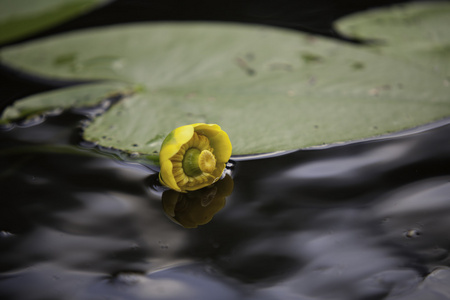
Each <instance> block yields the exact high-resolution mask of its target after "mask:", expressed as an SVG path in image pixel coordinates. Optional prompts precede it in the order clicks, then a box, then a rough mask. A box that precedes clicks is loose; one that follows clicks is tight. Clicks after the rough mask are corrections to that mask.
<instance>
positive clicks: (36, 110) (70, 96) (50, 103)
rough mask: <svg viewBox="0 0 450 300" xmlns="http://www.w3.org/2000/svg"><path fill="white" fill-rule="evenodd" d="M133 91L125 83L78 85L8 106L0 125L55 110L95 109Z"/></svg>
mask: <svg viewBox="0 0 450 300" xmlns="http://www.w3.org/2000/svg"><path fill="white" fill-rule="evenodd" d="M131 91H132V89H131V88H130V87H128V86H127V85H125V84H123V83H119V82H105V83H95V84H85V85H78V86H73V87H69V88H64V89H59V90H54V91H51V92H47V93H41V94H36V95H33V96H29V97H26V98H24V99H21V100H20V101H16V102H15V103H13V104H12V105H11V106H8V107H7V108H6V109H5V110H4V111H3V114H2V118H1V119H0V124H6V123H9V122H11V121H14V120H17V119H21V118H33V117H35V116H37V115H40V114H43V113H45V112H49V111H52V110H55V109H58V110H62V109H69V108H84V107H86V108H88V107H93V106H96V105H98V104H99V103H100V102H102V101H103V100H105V99H107V98H111V97H112V96H114V95H115V94H117V93H120V94H121V95H126V94H129V93H131Z"/></svg>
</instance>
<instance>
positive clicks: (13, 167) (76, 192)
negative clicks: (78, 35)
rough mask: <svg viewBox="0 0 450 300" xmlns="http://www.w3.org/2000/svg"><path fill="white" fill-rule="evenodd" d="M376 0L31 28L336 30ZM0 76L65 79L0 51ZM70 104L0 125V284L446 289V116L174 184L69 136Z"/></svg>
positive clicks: (266, 290)
mask: <svg viewBox="0 0 450 300" xmlns="http://www.w3.org/2000/svg"><path fill="white" fill-rule="evenodd" d="M392 2H393V1H387V0H386V1H385V0H378V1H375V0H370V1H350V0H339V1H326V0H320V1H315V2H312V1H288V0H282V1H246V2H240V3H239V4H237V2H230V1H215V2H209V1H202V0H195V1H189V4H187V2H183V1H175V0H170V1H165V2H164V4H163V3H162V2H160V1H147V0H146V1H144V0H128V1H116V2H114V3H112V4H111V5H109V6H106V7H105V8H103V9H102V10H100V11H97V12H93V13H90V14H88V15H86V16H84V17H81V18H78V19H76V20H73V21H70V22H68V23H66V24H63V25H61V26H59V27H57V28H54V29H50V30H48V31H46V32H44V33H42V34H38V35H37V36H35V37H34V38H39V37H41V36H47V35H51V34H55V33H62V32H65V31H69V30H73V29H79V28H85V27H92V26H99V25H106V24H111V23H119V22H131V21H143V20H150V21H151V20H153V21H154V20H225V21H239V22H256V23H263V24H270V25H276V26H283V27H289V28H294V29H300V30H305V31H310V32H314V33H318V34H322V35H328V36H333V37H336V38H338V36H337V34H336V33H334V32H333V28H332V24H331V23H332V21H334V20H335V19H336V18H338V17H340V16H342V15H345V14H348V13H351V12H354V11H358V10H363V9H366V8H370V7H373V6H377V5H382V4H386V3H392ZM396 2H402V1H396ZM0 81H1V82H0V84H1V88H2V94H1V95H0V100H1V106H2V107H3V106H4V105H5V104H7V103H9V102H11V101H13V100H16V99H18V98H20V97H23V96H25V95H28V94H32V93H35V92H38V91H44V90H48V89H53V88H55V87H57V86H59V85H66V84H70V83H55V82H48V81H45V80H41V79H38V78H29V77H26V76H24V75H23V74H16V73H14V72H10V70H6V69H4V68H1V66H0ZM82 119H83V117H81V116H79V115H75V114H72V113H66V114H63V115H60V116H56V117H51V118H49V119H48V120H46V121H45V122H43V123H41V124H39V125H35V126H31V127H20V126H17V127H15V128H14V129H11V130H6V131H1V132H0V197H1V198H0V199H1V208H0V299H2V300H3V299H5V300H6V299H13V300H28V299H30V300H56V299H63V300H75V299H76V300H97V299H98V300H100V299H102V300H103V299H110V300H118V299H127V300H128V299H130V300H134V299H196V300H201V299H249V300H256V299H258V300H259V299H262V300H265V299H274V300H275V299H287V300H289V299H300V300H312V299H314V300H328V299H342V300H352V299H396V300H400V299H401V300H403V299H405V300H406V299H408V300H409V299H413V300H422V299H427V300H435V299H436V300H441V299H442V300H443V299H450V287H449V286H450V285H449V282H450V258H449V254H448V252H449V249H450V232H449V228H450V218H449V217H448V216H450V139H449V136H450V120H447V121H444V122H440V123H437V124H435V125H434V126H431V127H428V128H426V130H425V129H424V130H422V131H417V132H415V133H410V134H407V135H399V136H396V137H390V138H386V139H377V140H372V141H365V142H359V143H353V144H347V145H342V146H337V147H330V148H324V149H315V150H303V151H297V152H294V153H290V154H287V155H282V156H278V157H272V158H265V159H258V160H246V161H236V162H235V163H234V164H230V169H229V171H228V176H227V177H226V178H225V179H224V180H222V181H220V182H219V183H218V184H217V185H216V186H214V187H212V188H210V189H208V190H206V191H205V192H202V193H200V192H199V193H197V194H192V195H190V196H189V197H188V196H185V197H181V196H180V195H178V194H173V193H171V192H167V191H166V192H164V190H163V189H162V188H161V187H159V186H158V182H157V174H156V172H155V171H153V170H151V169H149V168H148V167H145V166H143V165H140V164H138V163H136V162H133V163H125V162H124V161H123V160H122V158H121V157H120V155H119V154H118V153H114V152H110V153H108V152H99V151H98V150H97V149H96V148H93V147H91V146H90V145H84V144H83V143H81V140H80V121H82ZM231 178H232V179H231ZM230 193H231V195H229V194H230ZM211 218H212V220H211V221H210V222H209V223H206V222H207V221H209V220H210V219H211ZM205 223H206V224H205ZM180 224H184V225H185V226H187V227H195V226H197V225H198V227H197V228H190V229H187V228H184V227H182V226H181V225H180ZM199 224H204V225H199Z"/></svg>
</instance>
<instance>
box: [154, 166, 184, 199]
mask: <svg viewBox="0 0 450 300" xmlns="http://www.w3.org/2000/svg"><path fill="white" fill-rule="evenodd" d="M172 171H173V165H172V162H171V161H170V160H168V159H167V160H165V161H161V170H160V171H159V180H160V181H161V183H162V184H164V185H165V186H167V187H170V188H171V189H173V190H175V191H179V192H181V189H180V187H179V186H178V185H177V182H176V180H175V177H174V176H173V172H172Z"/></svg>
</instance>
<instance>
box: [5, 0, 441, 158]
mask: <svg viewBox="0 0 450 300" xmlns="http://www.w3.org/2000/svg"><path fill="white" fill-rule="evenodd" d="M449 8H450V4H448V3H436V4H432V3H428V4H426V5H425V4H409V5H408V6H403V7H397V8H389V9H383V10H378V11H376V12H367V13H361V14H359V15H355V16H350V17H349V18H348V19H343V20H341V21H340V22H338V27H339V28H341V26H342V28H343V29H342V30H345V28H347V27H346V25H345V24H349V25H351V26H350V27H351V28H353V29H352V32H355V33H358V32H361V33H363V32H365V31H364V28H372V27H373V30H374V32H373V37H374V38H379V39H383V40H385V41H386V42H385V43H384V44H381V45H378V44H374V45H353V44H348V43H344V42H340V41H337V40H331V39H326V38H323V37H318V36H311V35H308V34H302V33H298V32H293V31H289V30H282V29H276V28H270V27H263V26H249V25H232V24H220V23H153V24H150V23H148V24H134V25H121V26H113V27H107V28H102V29H92V30H85V31H79V32H75V33H70V34H65V35H61V36H57V37H51V38H47V39H42V40H40V41H36V42H32V43H26V44H22V45H17V46H12V47H9V48H6V49H4V50H3V51H2V52H0V58H1V59H2V62H3V63H5V64H7V65H8V66H10V67H12V68H15V69H18V70H20V71H23V72H27V73H31V74H33V75H37V76H43V77H47V78H54V79H67V80H89V79H103V80H105V79H110V80H122V81H124V82H132V83H136V84H139V85H141V86H143V87H144V90H143V91H140V92H136V93H134V94H133V95H131V96H129V97H125V98H124V99H122V100H121V101H120V102H119V103H117V104H116V105H114V106H113V107H112V108H111V109H109V110H108V111H107V112H106V113H105V114H103V115H102V116H100V117H98V118H96V119H95V120H93V121H92V123H91V124H90V126H89V127H88V128H87V129H86V130H85V133H84V137H85V139H86V140H88V141H93V142H97V143H99V144H100V145H102V146H105V147H113V148H117V149H121V150H123V151H127V152H136V153H141V154H146V155H149V158H156V157H157V155H158V151H159V147H160V145H161V142H162V140H163V138H164V137H165V135H166V134H168V133H169V132H170V131H171V130H172V129H174V128H175V127H178V126H181V125H185V124H189V123H196V122H205V123H217V124H219V125H220V126H221V127H222V128H223V129H224V130H225V131H227V132H228V134H229V136H230V139H231V141H232V143H233V155H245V154H258V153H267V152H274V151H282V150H293V149H298V148H305V147H310V146H316V145H323V144H330V143H335V142H342V141H349V140H356V139H363V138H369V137H373V136H377V135H381V134H386V133H390V132H394V131H399V130H403V129H407V128H411V127H415V126H419V125H422V124H425V123H429V122H432V121H435V120H438V119H442V118H445V117H448V116H450V87H449V86H448V85H449V84H448V73H447V72H443V71H442V70H441V69H439V68H438V69H436V67H437V66H444V67H445V66H448V57H447V56H446V54H445V53H446V52H445V51H446V50H445V49H448V48H447V47H448V45H449V42H450V39H449V38H448V35H446V34H441V33H442V32H446V29H447V28H450V9H449ZM411 14H413V15H414V18H411V17H409V16H410V15H411ZM366 15H367V18H366V17H365V16H366ZM374 15H375V16H379V18H387V17H386V16H389V19H390V20H391V21H390V22H386V24H385V25H384V26H382V27H379V28H378V27H377V26H374V25H373V22H375V21H374V20H375V19H376V18H375V17H374ZM405 18H406V19H408V21H405ZM352 20H356V21H357V22H356V21H355V22H353V21H352ZM364 20H366V21H364ZM414 22H416V23H414ZM411 23H414V24H416V25H417V26H412V25H411ZM358 28H361V30H360V31H359V30H358ZM377 28H378V31H377ZM403 31H404V32H407V34H408V35H409V36H410V38H408V39H406V38H403V39H400V38H395V35H397V34H398V33H399V32H403ZM410 31H412V32H410ZM433 32H436V33H438V34H437V35H433ZM392 35H394V37H393V36H392ZM399 35H401V34H399ZM430 36H432V38H433V43H430V39H429V37H430ZM364 37H365V35H364ZM367 37H368V38H371V37H372V33H370V34H369V35H368V36H367ZM409 44H414V45H415V48H416V49H420V51H419V50H417V51H415V50H414V51H413V50H411V49H410V50H408V51H403V50H402V49H409V47H408V45H409ZM86 45H89V47H86ZM435 49H441V50H442V49H444V50H442V51H443V52H442V51H441V52H442V53H443V54H442V53H441V52H440V53H441V54H442V55H432V54H429V55H423V53H434V52H433V51H435ZM430 59H432V60H433V63H432V64H430V63H429V62H430V61H429V60H430ZM445 68H447V67H445ZM94 86H95V85H93V86H91V87H94ZM61 101H62V102H63V101H67V103H71V102H73V97H72V96H71V95H68V96H67V97H65V98H63V97H61ZM19 103H20V102H19Z"/></svg>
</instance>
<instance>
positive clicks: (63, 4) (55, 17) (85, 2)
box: [0, 0, 110, 43]
mask: <svg viewBox="0 0 450 300" xmlns="http://www.w3.org/2000/svg"><path fill="white" fill-rule="evenodd" d="M109 1H110V0H64V1H61V0H0V43H5V42H11V41H13V40H15V39H19V38H23V37H26V36H29V35H31V34H33V33H36V32H39V31H41V30H44V29H47V28H50V27H51V26H54V25H57V24H59V23H62V22H64V21H67V20H69V19H71V18H73V17H75V16H78V15H80V14H82V13H85V12H87V11H89V10H91V9H93V8H95V7H97V6H99V5H102V4H104V3H106V2H109Z"/></svg>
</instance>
